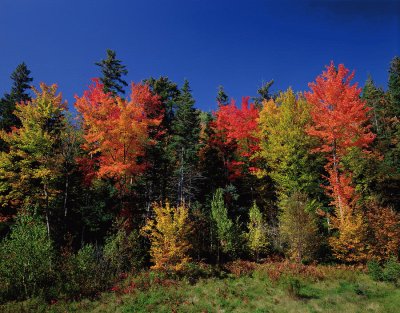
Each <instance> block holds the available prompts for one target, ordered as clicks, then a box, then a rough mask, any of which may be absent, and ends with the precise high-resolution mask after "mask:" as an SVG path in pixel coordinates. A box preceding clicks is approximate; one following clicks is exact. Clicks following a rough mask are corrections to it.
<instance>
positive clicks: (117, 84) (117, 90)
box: [95, 49, 128, 95]
mask: <svg viewBox="0 0 400 313" xmlns="http://www.w3.org/2000/svg"><path fill="white" fill-rule="evenodd" d="M95 64H96V65H97V66H99V67H100V68H101V73H102V75H103V76H102V77H100V81H101V82H102V84H103V85H104V92H106V93H107V92H111V93H113V94H114V95H117V94H125V90H124V86H125V87H126V86H128V84H127V82H126V81H125V80H123V79H122V76H125V75H127V74H128V70H127V69H126V67H125V65H122V62H121V60H118V59H117V57H116V53H115V51H113V50H110V49H107V58H106V59H104V60H101V61H100V62H96V63H95Z"/></svg>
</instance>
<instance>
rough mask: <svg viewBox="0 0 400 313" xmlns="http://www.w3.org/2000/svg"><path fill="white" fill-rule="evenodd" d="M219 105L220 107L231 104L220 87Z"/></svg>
mask: <svg viewBox="0 0 400 313" xmlns="http://www.w3.org/2000/svg"><path fill="white" fill-rule="evenodd" d="M217 103H218V105H227V104H228V103H229V97H228V95H227V94H226V93H225V90H224V87H223V86H219V87H218V95H217Z"/></svg>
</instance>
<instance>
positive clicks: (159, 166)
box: [143, 76, 180, 208]
mask: <svg viewBox="0 0 400 313" xmlns="http://www.w3.org/2000/svg"><path fill="white" fill-rule="evenodd" d="M144 82H145V83H146V84H147V85H148V86H149V87H150V90H151V91H152V92H153V94H156V95H158V96H159V97H160V101H161V108H162V110H163V112H161V113H162V120H161V123H160V125H159V126H157V127H156V128H153V129H151V133H150V134H149V135H150V138H151V139H153V140H155V144H154V145H151V146H149V147H148V148H147V150H146V157H145V158H146V162H147V164H148V165H149V166H148V168H147V170H146V172H145V175H144V179H143V184H144V185H145V190H146V192H145V193H146V194H145V202H146V207H148V208H150V204H151V203H153V202H154V201H161V202H163V203H164V202H165V201H166V200H167V198H170V195H171V189H172V188H173V187H172V185H171V180H172V177H173V172H174V150H173V148H172V147H171V142H172V140H171V138H172V121H173V119H174V115H175V110H176V102H177V101H178V97H179V94H180V91H179V88H178V86H177V84H176V83H174V82H172V81H171V80H169V78H168V77H166V76H161V77H160V78H158V79H155V78H153V77H150V78H148V79H146V80H144ZM171 198H172V197H171Z"/></svg>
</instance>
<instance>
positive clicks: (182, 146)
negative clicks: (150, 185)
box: [170, 80, 200, 203]
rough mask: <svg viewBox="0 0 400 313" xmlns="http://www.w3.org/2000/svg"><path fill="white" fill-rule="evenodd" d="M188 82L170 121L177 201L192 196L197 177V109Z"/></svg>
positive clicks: (185, 199)
mask: <svg viewBox="0 0 400 313" xmlns="http://www.w3.org/2000/svg"><path fill="white" fill-rule="evenodd" d="M194 103H195V100H194V99H193V97H192V93H191V89H190V86H189V82H188V81H187V80H185V82H184V84H183V87H182V89H181V93H180V95H179V97H178V99H177V110H176V114H175V118H174V120H173V123H172V131H173V136H172V138H171V139H172V144H171V146H170V148H172V149H173V150H174V151H175V155H174V159H175V164H176V168H175V178H176V179H175V180H174V181H175V182H176V185H177V188H176V189H177V199H178V203H181V202H185V201H189V202H190V200H191V199H192V198H193V196H194V192H195V190H194V182H195V180H196V179H197V178H198V173H197V163H198V151H199V148H200V146H199V136H200V118H199V111H198V110H196V109H195V108H194Z"/></svg>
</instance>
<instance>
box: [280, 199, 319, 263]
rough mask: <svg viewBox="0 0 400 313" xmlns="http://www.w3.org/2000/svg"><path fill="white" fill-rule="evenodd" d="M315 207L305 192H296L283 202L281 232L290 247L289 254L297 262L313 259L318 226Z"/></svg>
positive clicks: (316, 243)
mask: <svg viewBox="0 0 400 313" xmlns="http://www.w3.org/2000/svg"><path fill="white" fill-rule="evenodd" d="M313 208H315V205H313V203H312V202H310V201H309V199H308V197H307V195H305V194H304V193H299V192H294V193H292V194H291V195H290V196H289V197H288V198H286V199H285V200H284V201H282V202H281V214H280V215H279V223H280V232H281V236H282V239H283V241H284V242H285V243H286V244H287V245H288V247H289V256H290V257H291V258H294V259H295V260H296V261H297V262H301V261H303V260H311V259H312V258H313V256H314V253H315V251H316V248H317V245H318V242H319V239H318V227H317V223H316V219H315V213H313V212H312V209H313Z"/></svg>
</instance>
